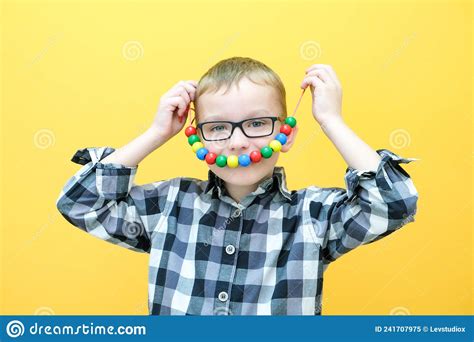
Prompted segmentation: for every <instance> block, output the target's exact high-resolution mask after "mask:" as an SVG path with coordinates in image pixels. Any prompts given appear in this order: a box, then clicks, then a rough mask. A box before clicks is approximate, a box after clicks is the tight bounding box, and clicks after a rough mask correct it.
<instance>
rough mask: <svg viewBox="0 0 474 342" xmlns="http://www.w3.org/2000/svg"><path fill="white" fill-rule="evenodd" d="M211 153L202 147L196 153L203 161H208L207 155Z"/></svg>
mask: <svg viewBox="0 0 474 342" xmlns="http://www.w3.org/2000/svg"><path fill="white" fill-rule="evenodd" d="M208 153H209V151H208V149H207V148H204V147H201V148H200V149H199V150H197V151H196V156H197V157H198V158H199V159H201V160H204V159H206V154H208Z"/></svg>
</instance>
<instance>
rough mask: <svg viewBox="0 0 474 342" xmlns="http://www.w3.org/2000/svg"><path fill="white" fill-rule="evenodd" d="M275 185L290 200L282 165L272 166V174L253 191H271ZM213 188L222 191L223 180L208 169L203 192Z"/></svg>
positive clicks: (220, 192)
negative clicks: (206, 182)
mask: <svg viewBox="0 0 474 342" xmlns="http://www.w3.org/2000/svg"><path fill="white" fill-rule="evenodd" d="M275 187H277V188H278V190H279V191H280V193H281V194H282V195H283V196H284V197H286V198H287V199H289V200H291V192H290V191H289V190H288V188H287V187H286V173H285V169H284V168H283V167H282V166H275V167H274V168H273V175H272V176H271V177H269V178H266V179H263V180H262V181H260V183H259V185H258V187H257V190H255V191H254V193H255V194H260V193H264V192H265V193H266V192H269V191H272V190H273V189H274V188H275ZM214 189H217V190H218V192H219V194H222V193H224V191H225V186H224V181H223V180H222V179H221V178H220V177H219V176H217V175H216V174H215V173H214V172H212V170H209V171H208V184H207V186H206V189H205V193H210V192H212V191H213V190H214Z"/></svg>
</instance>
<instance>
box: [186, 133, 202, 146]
mask: <svg viewBox="0 0 474 342" xmlns="http://www.w3.org/2000/svg"><path fill="white" fill-rule="evenodd" d="M198 141H201V139H199V137H198V136H197V135H196V134H193V135H190V136H189V138H188V143H189V145H191V146H193V145H194V143H196V142H198Z"/></svg>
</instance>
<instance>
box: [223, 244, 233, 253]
mask: <svg viewBox="0 0 474 342" xmlns="http://www.w3.org/2000/svg"><path fill="white" fill-rule="evenodd" d="M225 251H226V252H227V254H229V255H232V254H234V252H235V247H234V246H233V245H227V247H226V248H225Z"/></svg>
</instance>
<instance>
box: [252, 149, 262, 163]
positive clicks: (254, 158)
mask: <svg viewBox="0 0 474 342" xmlns="http://www.w3.org/2000/svg"><path fill="white" fill-rule="evenodd" d="M261 159H262V154H261V153H260V151H252V152H250V160H252V163H258V162H259V161H260V160H261Z"/></svg>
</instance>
